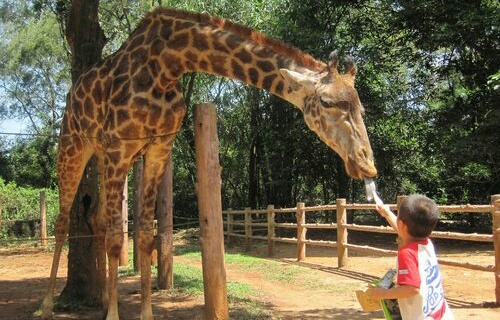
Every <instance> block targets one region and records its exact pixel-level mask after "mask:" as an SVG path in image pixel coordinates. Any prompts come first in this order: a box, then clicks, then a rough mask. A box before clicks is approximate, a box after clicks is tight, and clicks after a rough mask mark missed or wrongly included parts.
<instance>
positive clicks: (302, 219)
mask: <svg viewBox="0 0 500 320" xmlns="http://www.w3.org/2000/svg"><path fill="white" fill-rule="evenodd" d="M305 206H306V205H305V203H303V202H299V203H297V213H296V218H297V261H302V260H304V259H305V258H306V242H305V240H306V232H307V229H306V227H304V224H305V223H306V215H305V211H304V207H305Z"/></svg>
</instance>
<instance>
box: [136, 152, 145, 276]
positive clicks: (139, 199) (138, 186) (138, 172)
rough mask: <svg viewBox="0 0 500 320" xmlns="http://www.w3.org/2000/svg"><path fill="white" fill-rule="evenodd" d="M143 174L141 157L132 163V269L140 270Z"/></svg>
mask: <svg viewBox="0 0 500 320" xmlns="http://www.w3.org/2000/svg"><path fill="white" fill-rule="evenodd" d="M143 174H144V161H143V159H142V157H141V158H139V159H137V160H136V162H135V164H134V271H135V272H139V271H141V264H140V261H139V238H138V235H139V217H140V215H141V212H142V204H143V197H142V193H143V190H142V180H143Z"/></svg>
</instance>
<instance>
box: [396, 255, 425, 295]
mask: <svg viewBox="0 0 500 320" xmlns="http://www.w3.org/2000/svg"><path fill="white" fill-rule="evenodd" d="M397 283H398V285H408V286H413V287H417V288H420V273H419V271H418V252H417V250H413V249H412V248H410V247H405V248H401V249H400V250H399V252H398V278H397Z"/></svg>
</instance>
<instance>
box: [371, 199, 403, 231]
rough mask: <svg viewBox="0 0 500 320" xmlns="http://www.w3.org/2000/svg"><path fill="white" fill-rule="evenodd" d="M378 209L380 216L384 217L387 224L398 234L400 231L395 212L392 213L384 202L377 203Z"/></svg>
mask: <svg viewBox="0 0 500 320" xmlns="http://www.w3.org/2000/svg"><path fill="white" fill-rule="evenodd" d="M376 208H377V212H378V213H380V215H381V216H382V217H384V218H385V219H386V220H387V222H389V225H390V226H391V227H392V228H393V229H394V230H396V232H397V231H398V224H397V222H396V220H397V217H396V215H395V214H394V212H392V211H391V209H390V208H389V206H388V205H386V204H383V203H382V202H377V207H376Z"/></svg>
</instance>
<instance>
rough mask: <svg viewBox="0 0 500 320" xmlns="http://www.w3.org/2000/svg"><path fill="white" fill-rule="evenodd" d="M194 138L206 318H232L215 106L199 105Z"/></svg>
mask: <svg viewBox="0 0 500 320" xmlns="http://www.w3.org/2000/svg"><path fill="white" fill-rule="evenodd" d="M194 138H195V139H194V140H195V149H196V177H197V179H196V180H197V183H196V191H197V194H198V208H199V219H200V242H201V257H202V269H203V285H204V296H205V319H211V320H212V319H229V308H228V301H227V284H226V271H225V267H224V234H223V226H222V200H221V167H220V165H219V139H218V137H217V122H216V113H215V105H213V104H198V105H195V107H194Z"/></svg>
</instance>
